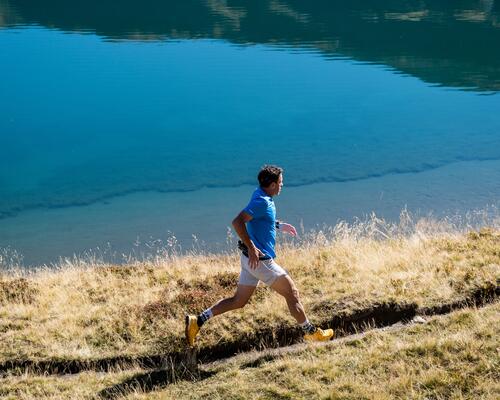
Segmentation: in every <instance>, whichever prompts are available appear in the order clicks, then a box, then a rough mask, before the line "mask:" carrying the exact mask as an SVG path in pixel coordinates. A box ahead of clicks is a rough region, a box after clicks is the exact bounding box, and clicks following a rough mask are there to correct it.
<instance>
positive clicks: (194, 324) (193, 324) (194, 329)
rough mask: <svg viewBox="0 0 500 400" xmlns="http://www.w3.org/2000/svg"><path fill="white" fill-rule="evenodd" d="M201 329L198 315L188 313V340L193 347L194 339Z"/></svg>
mask: <svg viewBox="0 0 500 400" xmlns="http://www.w3.org/2000/svg"><path fill="white" fill-rule="evenodd" d="M199 331H200V327H199V326H198V317H196V315H186V330H185V332H186V340H187V342H188V344H189V345H190V346H191V347H193V346H194V339H195V337H196V335H197V334H198V332H199Z"/></svg>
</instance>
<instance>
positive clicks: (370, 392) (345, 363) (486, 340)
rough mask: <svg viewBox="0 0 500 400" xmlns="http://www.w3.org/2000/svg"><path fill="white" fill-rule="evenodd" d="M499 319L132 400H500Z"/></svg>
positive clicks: (491, 313)
mask: <svg viewBox="0 0 500 400" xmlns="http://www.w3.org/2000/svg"><path fill="white" fill-rule="evenodd" d="M499 312H500V305H499V304H498V303H496V304H494V305H491V306H488V307H485V308H483V309H479V310H474V309H467V310H463V311H459V312H455V313H453V314H451V315H448V316H445V317H434V318H432V319H431V320H430V321H429V323H427V324H425V325H416V326H412V327H408V328H403V329H401V330H399V331H389V332H384V331H378V332H370V333H368V334H367V335H366V336H364V337H363V338H361V339H355V340H347V341H343V342H340V343H336V342H335V341H334V342H331V343H329V344H327V345H326V346H313V345H310V346H309V347H307V348H306V349H305V350H302V351H300V352H298V353H295V354H285V355H282V356H277V357H276V358H274V359H272V360H268V361H266V360H264V361H263V362H261V363H258V364H255V363H248V362H244V359H243V360H241V361H239V362H237V363H230V364H228V365H225V366H223V367H221V368H218V370H217V374H216V375H214V376H212V377H210V378H208V379H205V380H201V381H198V382H178V383H176V384H173V385H170V386H167V388H165V389H160V390H157V391H156V392H150V393H141V391H140V390H137V391H136V392H135V393H133V394H131V395H129V396H128V397H127V398H128V399H150V400H151V399H187V398H190V399H250V398H251V399H270V400H271V399H305V398H308V399H345V400H348V399H352V400H361V399H367V400H368V399H370V400H371V399H375V400H386V399H422V400H423V399H436V400H438V399H442V400H445V399H446V400H448V399H471V400H472V399H474V400H476V399H492V400H493V399H498V398H500V383H499V382H500V353H499V351H500V348H499V345H500V343H499V339H498V338H499V337H500V325H499V324H498V315H499Z"/></svg>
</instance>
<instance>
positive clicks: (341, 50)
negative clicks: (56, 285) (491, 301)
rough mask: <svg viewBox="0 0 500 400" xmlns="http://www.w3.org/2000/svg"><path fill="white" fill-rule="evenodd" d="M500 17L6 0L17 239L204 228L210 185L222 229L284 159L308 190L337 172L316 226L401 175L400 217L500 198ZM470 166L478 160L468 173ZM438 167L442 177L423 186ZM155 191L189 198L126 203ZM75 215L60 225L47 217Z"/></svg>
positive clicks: (149, 1)
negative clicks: (257, 179) (51, 211)
mask: <svg viewBox="0 0 500 400" xmlns="http://www.w3.org/2000/svg"><path fill="white" fill-rule="evenodd" d="M499 15H500V7H499V4H498V1H492V0H490V1H472V0H464V1H445V0H440V1H402V0H385V1H376V2H367V1H360V0H357V1H356V0H355V1H333V0H324V1H314V2H305V1H284V0H268V1H224V0H206V1H201V0H199V1H194V0H186V1H166V0H164V1H160V0H155V1H153V0H143V1H141V2H139V1H131V0H123V1H119V2H118V1H113V0H100V1H97V0H88V1H85V2H72V3H71V2H70V3H68V2H67V1H63V0H45V1H38V0H36V1H35V0H0V49H1V53H0V76H1V77H2V79H0V113H1V116H0V140H1V145H0V248H1V247H4V246H5V245H11V246H12V247H14V248H16V245H18V244H19V243H20V238H22V239H23V241H24V242H23V243H25V246H24V249H28V250H27V252H30V257H31V259H36V257H37V255H39V254H40V246H42V245H41V244H40V243H41V240H40V238H50V237H52V239H51V240H47V243H43V246H44V247H45V253H46V256H47V258H49V257H51V256H52V255H53V253H54V254H55V255H56V256H57V255H58V254H60V253H62V250H60V249H61V248H62V247H64V251H66V250H68V249H67V248H66V247H69V246H71V243H76V242H79V240H81V238H82V237H84V236H85V237H86V239H87V242H86V243H88V245H89V246H92V243H95V244H98V243H103V242H106V241H108V240H110V241H119V239H120V238H118V235H119V234H118V233H117V232H118V231H119V232H124V234H123V235H124V236H123V237H122V238H121V240H122V243H124V242H128V243H130V242H131V240H130V235H131V236H132V237H134V235H135V234H136V233H137V232H139V231H140V232H142V233H143V234H144V235H149V234H151V235H153V231H151V226H152V225H154V222H155V221H151V220H147V218H148V216H149V218H151V219H153V218H154V219H156V220H157V222H158V221H160V218H159V217H153V216H154V215H162V216H163V217H164V220H161V223H156V226H159V225H161V227H164V229H165V230H170V231H172V232H178V231H179V230H182V229H184V230H186V229H191V228H190V227H189V228H187V227H186V221H189V220H191V221H193V220H194V221H198V220H206V218H207V214H209V213H210V212H211V211H212V210H209V209H204V208H203V207H202V206H200V205H199V203H196V204H195V203H192V204H191V206H188V205H186V204H187V203H189V199H193V198H197V196H200V192H201V191H200V190H199V189H201V188H205V189H204V190H205V191H204V192H203V193H205V194H206V196H210V195H211V196H213V193H215V192H217V193H218V195H217V196H219V197H217V199H215V198H212V199H204V200H207V201H208V200H210V201H211V204H212V205H213V207H220V208H221V209H219V211H218V212H219V214H217V213H214V214H213V215H219V216H220V218H217V220H212V222H211V224H212V225H211V226H212V227H215V226H218V225H217V224H218V223H219V219H223V218H226V217H223V214H224V212H226V208H227V206H226V204H224V203H223V200H221V199H225V198H228V195H227V192H229V191H231V192H232V191H233V190H236V189H234V187H236V186H241V185H244V184H252V185H253V184H254V175H255V171H256V170H257V169H258V168H259V167H260V166H261V165H262V164H264V163H277V164H280V165H282V166H283V167H284V168H285V170H286V175H285V178H286V185H287V186H295V187H296V189H294V190H297V192H296V193H298V192H299V191H300V193H303V194H304V195H306V194H307V193H308V186H304V185H306V184H313V183H328V185H325V186H324V193H323V197H322V198H323V201H322V202H321V203H318V204H321V205H318V206H317V207H315V208H314V210H312V211H311V212H310V214H309V215H308V216H307V218H309V220H310V221H314V222H313V223H317V222H321V221H324V220H325V214H328V217H329V221H335V220H336V219H337V218H344V217H346V215H351V216H353V215H359V214H360V213H362V212H370V211H371V210H372V209H374V207H375V206H374V205H373V201H372V199H364V198H362V197H363V196H366V193H368V191H367V188H368V186H370V185H371V189H370V190H371V191H370V193H371V194H372V195H373V196H375V197H378V198H379V201H378V210H381V211H384V210H385V211H387V210H388V209H389V206H388V205H387V204H388V203H387V202H386V197H384V196H383V195H381V193H382V194H383V193H384V192H385V193H387V188H384V187H383V185H384V182H386V183H387V182H388V181H390V180H392V181H393V182H397V184H394V185H393V186H394V187H393V188H392V193H393V194H394V195H393V196H392V198H391V199H390V201H391V204H392V205H391V206H390V209H391V210H393V211H394V210H398V211H399V209H400V207H402V206H404V204H413V205H415V206H418V205H419V204H420V205H422V206H423V207H424V209H425V210H426V211H427V210H436V209H441V210H445V209H446V207H447V205H450V204H453V206H456V205H457V204H461V206H463V207H464V208H467V207H472V206H474V207H476V206H481V205H482V203H484V202H488V201H490V200H491V199H493V200H495V199H498V198H500V187H498V183H495V182H496V181H495V182H493V181H494V179H492V176H493V174H491V172H489V171H491V169H486V168H483V169H481V167H480V165H481V164H482V163H484V161H485V160H493V161H491V163H490V164H488V165H490V168H494V167H491V165H497V164H496V162H495V161H494V160H499V159H500V135H499V133H498V132H500V117H499V114H498V110H499V109H500V96H499V95H498V94H497V93H498V91H499V90H500V51H498V49H499V44H500V18H499ZM486 95H489V96H486ZM462 161H467V162H469V161H474V162H472V163H470V166H469V167H468V168H469V170H468V171H469V172H468V175H467V177H463V176H461V175H460V174H461V173H460V172H457V171H459V168H464V167H463V166H462V167H459V165H462V164H463V163H461V162H462ZM440 167H444V168H441V170H442V171H444V170H446V171H447V172H446V174H444V173H442V171H441V172H438V171H437V168H440ZM471 170H472V172H471ZM424 171H427V172H426V173H427V174H431V175H432V173H433V172H432V171H434V172H436V175H435V176H436V178H435V179H434V186H433V187H434V189H432V190H431V189H430V188H429V186H428V185H427V186H426V183H425V182H424V181H425V179H424V178H415V177H413V178H412V179H413V180H408V182H410V181H411V182H418V184H415V185H417V186H418V187H413V186H415V185H413V186H412V185H410V186H412V187H411V188H408V187H407V186H406V187H405V185H407V183H405V182H406V181H407V180H406V177H407V175H406V174H407V173H420V172H424ZM474 171H476V173H479V172H478V171H482V173H483V174H486V176H481V179H480V180H479V181H480V182H481V185H476V186H474V185H472V181H473V180H474ZM485 171H486V172H485ZM416 175H419V174H416ZM421 175H422V176H424V175H426V174H421ZM429 176H430V175H429ZM447 177H448V178H449V179H448V178H447ZM370 178H380V179H370ZM451 181H452V182H454V183H453V184H450V182H451ZM332 182H337V184H332ZM344 183H345V185H344ZM377 185H381V187H380V188H379V187H377ZM398 185H401V187H400V188H399V186H398ZM447 185H450V187H448V186H447ZM460 185H462V186H463V188H461V187H460ZM495 185H496V186H495ZM396 186H398V187H396ZM451 186H453V187H451ZM228 187H229V188H231V189H226V188H228ZM350 187H356V188H357V189H356V193H355V195H353V192H351V191H350V190H351V189H349V188H350ZM473 187H476V190H481V191H483V192H484V193H480V194H475V193H473V194H472V195H471V194H470V190H471V188H473ZM206 188H218V189H213V190H212V189H211V190H212V191H210V190H208V191H207V190H206ZM436 188H439V190H435V189H436ZM478 188H479V189H478ZM410 189H411V190H410ZM462 189H463V191H462ZM239 190H240V192H239V193H240V194H241V198H244V197H245V196H244V195H243V194H242V193H241V190H243V189H241V188H240V189H239ZM339 190H343V191H345V193H344V194H345V195H344V197H343V198H344V199H349V200H345V201H344V202H342V200H341V199H340V198H339V196H338V193H337V192H338V191H339ZM191 191H194V192H191ZM329 191H331V192H329ZM136 192H141V196H144V199H143V200H144V204H150V203H148V202H149V197H148V193H149V195H151V196H152V197H154V196H153V194H152V193H151V192H155V193H154V194H155V195H156V196H159V195H158V194H157V193H156V192H168V193H169V194H168V195H163V196H165V198H168V199H170V200H169V201H170V205H164V200H163V197H161V200H158V201H157V202H155V203H154V204H155V207H157V208H161V209H158V210H156V214H154V213H152V211H151V210H148V209H147V207H144V208H141V209H139V210H137V209H135V214H134V213H133V212H132V210H133V209H134V207H136V206H137V204H135V201H134V200H133V199H132V200H130V197H133V196H123V197H121V198H120V199H116V198H115V199H114V200H113V201H110V202H109V203H108V202H107V199H110V198H113V197H118V196H121V195H125V194H130V193H136ZM210 193H212V194H210ZM453 193H455V194H453ZM466 194H467V195H466ZM181 198H182V199H183V200H182V202H181V201H180V200H179V204H177V203H176V201H177V200H178V199H181ZM127 199H128V200H127ZM176 199H177V200H176ZM422 199H424V200H425V201H423V200H422ZM174 200H175V201H174ZM215 200H217V201H215ZM120 201H122V203H121V204H122V206H121V208H120V207H118V208H117V206H116V203H119V202H120ZM165 201H166V200H165ZM239 201H240V200H238V202H239ZM387 201H389V199H387ZM103 202H104V204H103ZM181 203H182V205H181ZM234 203H236V201H233V202H232V204H234ZM329 203H332V204H333V203H335V205H336V208H335V209H334V210H332V209H331V208H330V209H329V208H328V207H330V205H329ZM77 205H91V206H89V207H88V209H87V212H89V210H90V212H91V214H92V213H93V212H94V211H95V213H94V214H92V216H91V217H88V215H90V214H85V211H81V209H83V208H84V207H73V206H77ZM61 207H68V209H67V210H57V212H62V214H64V217H63V218H61V219H60V227H61V228H60V229H59V228H58V227H56V226H54V223H53V220H52V217H50V216H48V214H44V212H46V210H47V209H48V208H61ZM79 209H80V212H81V214H79V215H78V212H79V211H78V210H79ZM27 210H32V211H31V212H26V211H27ZM96 210H98V212H97V211H96ZM179 210H181V211H182V212H179ZM340 210H345V212H344V211H340ZM204 213H205V214H204ZM131 215H135V219H134V220H135V221H136V222H137V224H138V225H137V224H136V226H139V225H140V226H141V228H140V229H139V228H137V227H136V228H133V227H131V225H129V219H127V218H124V216H126V217H128V218H130V216H131ZM297 215H298V218H302V217H303V216H304V213H303V212H302V211H301V212H297ZM123 219H126V220H125V221H123V223H120V224H119V228H117V226H118V225H117V226H115V227H114V228H115V229H114V230H109V229H108V228H111V227H109V226H108V225H110V224H114V223H115V222H116V221H118V220H120V221H121V220H123ZM96 220H99V221H100V223H101V225H100V226H101V228H102V229H101V230H100V231H99V232H100V233H99V232H97V231H96V229H95V227H94V226H92V225H93V221H96ZM23 221H24V222H23ZM110 221H111V222H110ZM113 221H114V222H113ZM56 225H57V224H56ZM77 225H78V226H79V229H80V230H79V231H78V234H76V233H74V235H73V236H71V235H70V232H76V230H75V226H77ZM14 226H15V227H16V229H13V228H12V227H14ZM64 229H66V231H65V230H64ZM160 229H161V228H159V227H158V228H157V230H156V231H155V232H154V233H158V232H159V230H160ZM49 231H50V232H52V235H50V234H48V232H49ZM61 232H62V233H61ZM65 232H66V233H67V237H65V240H61V239H59V238H60V235H61V234H62V235H65ZM110 232H112V233H110ZM125 233H127V234H128V235H129V236H127V237H125ZM184 233H185V234H189V233H191V232H190V231H189V232H187V233H186V232H185V231H184ZM199 233H200V235H201V237H202V238H208V237H215V235H214V234H213V232H210V231H208V230H205V231H204V232H199ZM58 235H59V236H58ZM204 235H206V236H204ZM48 242H51V243H52V244H50V243H48ZM55 244H57V246H56V245H55ZM63 244H64V245H63ZM50 245H52V246H53V247H50ZM51 248H53V249H56V248H57V249H58V250H57V251H56V250H53V251H52V250H49V249H51ZM29 249H31V250H29ZM66 252H69V253H71V251H66ZM49 253H50V254H49Z"/></svg>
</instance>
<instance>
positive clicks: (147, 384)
mask: <svg viewBox="0 0 500 400" xmlns="http://www.w3.org/2000/svg"><path fill="white" fill-rule="evenodd" d="M214 374H215V373H214V372H207V371H201V370H197V371H194V372H193V371H191V370H189V369H188V368H185V367H176V368H167V369H157V370H153V371H150V372H146V373H140V374H137V375H134V376H132V377H131V378H129V379H127V380H125V381H123V382H121V383H118V384H116V385H113V386H110V387H108V388H106V389H103V390H101V391H100V392H99V393H98V394H97V397H98V398H100V399H116V398H119V397H122V396H126V395H127V394H129V393H131V392H139V393H141V392H142V393H147V392H152V391H154V390H158V389H162V388H164V387H166V386H168V385H170V384H172V383H176V382H179V381H186V380H189V381H199V380H203V379H206V378H209V377H210V376H212V375H214Z"/></svg>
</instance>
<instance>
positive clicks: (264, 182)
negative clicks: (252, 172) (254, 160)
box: [257, 165, 283, 188]
mask: <svg viewBox="0 0 500 400" xmlns="http://www.w3.org/2000/svg"><path fill="white" fill-rule="evenodd" d="M282 172H283V168H280V167H277V166H276V165H264V166H263V167H262V168H261V169H260V171H259V175H258V176H257V179H258V180H259V185H260V187H263V188H266V187H268V186H269V185H270V184H271V183H273V182H278V179H279V178H280V175H281V173H282Z"/></svg>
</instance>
